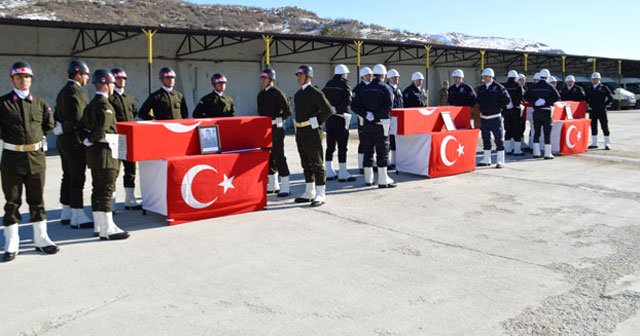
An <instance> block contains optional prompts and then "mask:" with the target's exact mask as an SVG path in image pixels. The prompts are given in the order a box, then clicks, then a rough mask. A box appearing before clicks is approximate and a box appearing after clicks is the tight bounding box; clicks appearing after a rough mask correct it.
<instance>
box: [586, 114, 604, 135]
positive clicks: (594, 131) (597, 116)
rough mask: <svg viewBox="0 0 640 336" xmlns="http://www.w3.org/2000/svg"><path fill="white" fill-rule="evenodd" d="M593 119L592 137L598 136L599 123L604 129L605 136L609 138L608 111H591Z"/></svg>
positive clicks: (590, 115) (590, 116)
mask: <svg viewBox="0 0 640 336" xmlns="http://www.w3.org/2000/svg"><path fill="white" fill-rule="evenodd" d="M589 118H591V135H598V121H599V122H600V127H602V133H603V134H604V136H609V119H608V118H607V110H591V112H590V113H589Z"/></svg>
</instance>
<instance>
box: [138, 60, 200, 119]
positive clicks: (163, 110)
mask: <svg viewBox="0 0 640 336" xmlns="http://www.w3.org/2000/svg"><path fill="white" fill-rule="evenodd" d="M160 83H161V84H162V87H161V88H160V89H159V90H158V91H156V92H153V93H151V94H150V95H149V97H148V98H147V100H145V101H144V104H142V107H141V108H140V111H139V113H138V115H139V116H140V118H141V119H143V120H151V119H156V120H167V119H186V118H188V117H189V110H187V101H186V100H185V99H184V95H183V94H182V93H181V92H179V91H178V90H176V89H175V87H174V86H175V84H176V72H175V71H174V70H173V69H172V68H170V67H164V68H162V69H160Z"/></svg>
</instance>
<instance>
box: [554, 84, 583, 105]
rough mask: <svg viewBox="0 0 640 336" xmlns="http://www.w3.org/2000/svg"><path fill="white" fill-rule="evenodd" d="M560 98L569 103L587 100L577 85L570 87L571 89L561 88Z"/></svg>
mask: <svg viewBox="0 0 640 336" xmlns="http://www.w3.org/2000/svg"><path fill="white" fill-rule="evenodd" d="M560 98H561V99H562V100H571V101H585V100H586V99H587V98H586V97H585V96H584V90H583V89H582V88H581V87H579V86H578V85H574V86H572V87H571V89H569V88H568V87H566V86H563V87H562V89H560Z"/></svg>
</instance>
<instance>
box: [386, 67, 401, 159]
mask: <svg viewBox="0 0 640 336" xmlns="http://www.w3.org/2000/svg"><path fill="white" fill-rule="evenodd" d="M398 82H400V73H399V72H398V70H396V69H391V70H389V73H387V86H389V88H390V89H391V92H392V93H393V106H392V108H394V109H396V108H403V107H404V101H403V100H402V90H400V87H399V86H398ZM395 169H396V136H395V135H393V134H390V135H389V170H395Z"/></svg>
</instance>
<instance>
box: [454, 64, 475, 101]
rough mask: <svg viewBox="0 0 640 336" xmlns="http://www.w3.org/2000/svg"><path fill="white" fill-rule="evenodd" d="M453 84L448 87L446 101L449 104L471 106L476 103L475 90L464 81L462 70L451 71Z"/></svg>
mask: <svg viewBox="0 0 640 336" xmlns="http://www.w3.org/2000/svg"><path fill="white" fill-rule="evenodd" d="M451 78H452V79H453V84H452V85H451V86H450V87H449V96H448V97H447V101H448V102H449V105H451V106H469V107H470V108H473V106H474V105H475V104H476V99H477V96H476V91H475V90H474V89H473V88H472V87H471V86H470V85H469V84H467V83H465V82H464V72H463V71H462V70H460V69H456V70H453V72H452V73H451Z"/></svg>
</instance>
